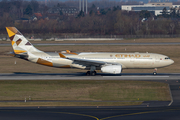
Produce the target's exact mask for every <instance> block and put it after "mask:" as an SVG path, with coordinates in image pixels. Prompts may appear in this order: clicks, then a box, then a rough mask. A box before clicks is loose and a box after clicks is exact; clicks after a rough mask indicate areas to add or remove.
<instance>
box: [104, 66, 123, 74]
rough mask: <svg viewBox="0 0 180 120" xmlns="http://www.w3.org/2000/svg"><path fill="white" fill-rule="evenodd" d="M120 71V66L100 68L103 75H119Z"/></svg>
mask: <svg viewBox="0 0 180 120" xmlns="http://www.w3.org/2000/svg"><path fill="white" fill-rule="evenodd" d="M121 71H122V66H121V65H109V66H104V67H102V68H101V72H103V73H112V74H120V73H121Z"/></svg>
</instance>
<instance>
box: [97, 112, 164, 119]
mask: <svg viewBox="0 0 180 120" xmlns="http://www.w3.org/2000/svg"><path fill="white" fill-rule="evenodd" d="M155 112H161V111H147V112H137V113H129V114H122V115H115V116H110V117H106V118H102V119H100V120H105V119H110V118H115V117H122V116H129V115H141V114H147V113H155Z"/></svg>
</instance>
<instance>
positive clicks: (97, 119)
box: [52, 112, 99, 120]
mask: <svg viewBox="0 0 180 120" xmlns="http://www.w3.org/2000/svg"><path fill="white" fill-rule="evenodd" d="M52 113H62V114H70V115H78V116H85V117H90V118H94V119H96V120H99V118H97V117H95V116H92V115H86V114H79V113H69V112H52Z"/></svg>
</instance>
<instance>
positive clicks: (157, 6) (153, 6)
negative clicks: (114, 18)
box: [121, 2, 180, 16]
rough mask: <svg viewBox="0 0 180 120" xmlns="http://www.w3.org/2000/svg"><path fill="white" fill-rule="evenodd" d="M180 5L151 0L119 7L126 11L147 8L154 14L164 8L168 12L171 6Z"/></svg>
mask: <svg viewBox="0 0 180 120" xmlns="http://www.w3.org/2000/svg"><path fill="white" fill-rule="evenodd" d="M179 7H180V5H173V4H172V3H171V2H152V3H147V4H144V5H122V6H121V9H122V10H126V11H137V12H139V11H142V10H147V11H149V12H151V13H153V14H154V15H156V16H157V15H161V14H162V10H163V9H164V8H166V10H167V12H170V9H171V8H179Z"/></svg>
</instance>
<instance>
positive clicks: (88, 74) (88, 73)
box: [86, 71, 96, 76]
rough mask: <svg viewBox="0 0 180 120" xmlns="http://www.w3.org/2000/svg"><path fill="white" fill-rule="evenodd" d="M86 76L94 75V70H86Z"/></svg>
mask: <svg viewBox="0 0 180 120" xmlns="http://www.w3.org/2000/svg"><path fill="white" fill-rule="evenodd" d="M86 75H87V76H96V71H87V73H86Z"/></svg>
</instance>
